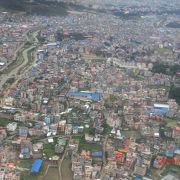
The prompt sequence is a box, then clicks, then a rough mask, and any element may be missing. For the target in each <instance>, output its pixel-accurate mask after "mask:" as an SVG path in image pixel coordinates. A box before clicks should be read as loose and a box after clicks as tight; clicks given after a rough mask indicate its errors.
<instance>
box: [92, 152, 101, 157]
mask: <svg viewBox="0 0 180 180" xmlns="http://www.w3.org/2000/svg"><path fill="white" fill-rule="evenodd" d="M92 156H93V157H103V152H102V151H94V152H92Z"/></svg>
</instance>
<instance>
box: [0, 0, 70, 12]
mask: <svg viewBox="0 0 180 180" xmlns="http://www.w3.org/2000/svg"><path fill="white" fill-rule="evenodd" d="M0 7H1V8H3V9H5V10H7V11H8V10H9V11H23V12H26V13H27V14H37V15H65V14H66V11H67V6H66V5H65V3H57V2H46V1H44V0H36V1H34V2H32V3H29V1H27V0H0Z"/></svg>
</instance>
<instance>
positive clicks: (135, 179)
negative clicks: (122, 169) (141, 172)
mask: <svg viewBox="0 0 180 180" xmlns="http://www.w3.org/2000/svg"><path fill="white" fill-rule="evenodd" d="M133 180H142V178H141V177H138V176H137V177H135V178H134V179H133Z"/></svg>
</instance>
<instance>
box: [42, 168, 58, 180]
mask: <svg viewBox="0 0 180 180" xmlns="http://www.w3.org/2000/svg"><path fill="white" fill-rule="evenodd" d="M43 179H44V180H59V176H58V168H54V167H50V168H49V170H48V173H47V175H46V176H45V177H44V178H43Z"/></svg>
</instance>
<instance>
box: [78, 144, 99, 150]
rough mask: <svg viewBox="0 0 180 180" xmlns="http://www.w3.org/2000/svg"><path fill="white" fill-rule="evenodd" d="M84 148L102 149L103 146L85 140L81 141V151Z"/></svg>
mask: <svg viewBox="0 0 180 180" xmlns="http://www.w3.org/2000/svg"><path fill="white" fill-rule="evenodd" d="M82 150H89V151H98V150H102V146H101V145H100V144H96V143H87V142H83V143H80V145H79V151H80V152H81V151H82Z"/></svg>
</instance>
